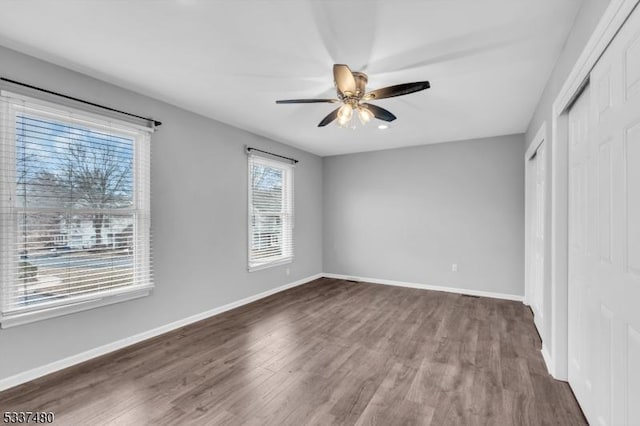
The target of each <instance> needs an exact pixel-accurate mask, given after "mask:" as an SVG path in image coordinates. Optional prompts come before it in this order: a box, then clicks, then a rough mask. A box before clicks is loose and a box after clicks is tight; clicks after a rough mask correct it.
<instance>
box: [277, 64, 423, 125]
mask: <svg viewBox="0 0 640 426" xmlns="http://www.w3.org/2000/svg"><path fill="white" fill-rule="evenodd" d="M333 80H334V83H335V86H336V92H337V94H338V99H285V100H279V101H276V103H277V104H314V103H323V102H326V103H340V102H342V106H340V107H339V108H337V109H335V110H333V111H332V112H331V113H330V114H329V115H327V116H326V117H325V118H323V119H322V121H321V122H320V123H319V124H318V127H324V126H326V125H327V124H329V123H331V122H332V121H334V120H335V119H338V124H339V125H340V126H343V127H344V126H345V125H347V123H349V122H350V121H351V118H352V117H353V111H354V110H355V111H357V112H358V117H359V118H360V121H361V122H362V124H366V123H368V122H369V121H370V120H371V119H372V118H373V117H375V118H377V119H379V120H383V121H393V120H395V119H396V116H395V115H393V114H392V113H391V112H389V111H387V110H386V109H384V108H380V107H379V106H377V105H373V104H370V103H366V102H364V101H374V100H378V99H384V98H393V97H394V96H402V95H408V94H409V93H413V92H419V91H420V90H425V89H428V88H429V87H431V86H430V85H429V82H428V81H418V82H415V83H404V84H398V85H395V86H389V87H383V88H382V89H377V90H374V91H372V92H368V93H367V92H365V87H366V85H367V82H368V78H367V75H366V74H365V73H362V72H353V71H351V70H350V69H349V67H348V66H346V65H343V64H335V65H334V66H333Z"/></svg>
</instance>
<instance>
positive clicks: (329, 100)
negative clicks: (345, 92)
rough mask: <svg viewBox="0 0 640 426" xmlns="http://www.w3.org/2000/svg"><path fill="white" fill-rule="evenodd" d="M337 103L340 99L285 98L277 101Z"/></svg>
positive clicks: (284, 102) (280, 102)
mask: <svg viewBox="0 0 640 426" xmlns="http://www.w3.org/2000/svg"><path fill="white" fill-rule="evenodd" d="M323 102H326V103H336V102H340V101H339V100H338V99H284V100H280V101H276V103H277V104H317V103H323Z"/></svg>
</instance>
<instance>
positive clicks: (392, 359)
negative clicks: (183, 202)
mask: <svg viewBox="0 0 640 426" xmlns="http://www.w3.org/2000/svg"><path fill="white" fill-rule="evenodd" d="M7 410H15V411H21V410H29V411H53V412H54V413H55V415H56V424H63V425H66V424H69V425H95V424H123V425H141V424H168V425H183V424H211V425H221V424H230V425H236V424H255V425H264V424H272V425H303V424H318V425H331V424H346V425H351V424H379V425H394V424H432V425H455V424H460V425H475V424H483V425H485V424H488V425H510V424H515V425H521V424H522V425H527V424H535V425H541V424H549V425H564V424H567V425H569V424H570V425H576V424H585V423H586V422H585V419H584V417H583V416H582V413H581V411H580V408H579V407H578V404H577V403H576V400H575V398H574V397H573V394H572V393H571V390H570V389H569V386H568V385H567V383H564V382H559V381H556V380H554V379H553V378H552V377H551V376H549V375H548V374H547V371H546V368H545V366H544V362H543V360H542V357H541V355H540V340H539V337H538V335H537V333H536V331H535V329H534V325H533V319H532V315H531V312H530V310H529V309H528V308H527V307H525V306H524V305H522V304H521V303H516V302H510V301H504V300H498V299H489V298H477V297H469V296H462V295H457V294H451V293H444V292H436V291H425V290H416V289H408V288H399V287H388V286H383V285H375V284H364V283H354V282H349V281H342V280H333V279H327V278H323V279H319V280H316V281H314V282H311V283H309V284H305V285H303V286H300V287H297V288H293V289H291V290H288V291H285V292H282V293H278V294H275V295H273V296H270V297H268V298H266V299H262V300H260V301H257V302H254V303H252V304H249V305H246V306H243V307H240V308H238V309H234V310H233V311H229V312H227V313H224V314H221V315H218V316H216V317H213V318H210V319H207V320H204V321H201V322H198V323H196V324H192V325H189V326H187V327H184V328H181V329H178V330H175V331H173V332H170V333H167V334H165V335H162V336H159V337H156V338H153V339H150V340H147V341H144V342H141V343H139V344H136V345H134V346H131V347H128V348H125V349H123V350H119V351H117V352H114V353H111V354H108V355H106V356H103V357H100V358H97V359H94V360H91V361H88V362H86V363H83V364H81V365H78V366H74V367H71V368H68V369H66V370H63V371H61V372H58V373H54V374H52V375H49V376H47V377H43V378H41V379H38V380H35V381H33V382H30V383H27V384H24V385H21V386H19V387H16V388H13V389H9V390H7V391H5V392H2V393H0V411H7Z"/></svg>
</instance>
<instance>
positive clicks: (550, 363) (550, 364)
mask: <svg viewBox="0 0 640 426" xmlns="http://www.w3.org/2000/svg"><path fill="white" fill-rule="evenodd" d="M540 352H541V353H542V359H544V363H545V365H546V366H547V373H549V374H550V375H552V376H553V372H554V368H553V358H551V354H550V353H549V348H548V347H546V346H545V345H544V342H542V349H540Z"/></svg>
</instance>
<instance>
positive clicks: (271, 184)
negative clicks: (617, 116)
mask: <svg viewBox="0 0 640 426" xmlns="http://www.w3.org/2000/svg"><path fill="white" fill-rule="evenodd" d="M293 222H294V218H293V165H291V164H287V163H282V162H278V161H273V160H269V159H266V158H263V157H259V156H255V155H249V270H250V271H253V270H257V269H262V268H267V267H270V266H275V265H281V264H284V263H289V262H291V261H292V260H293Z"/></svg>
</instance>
